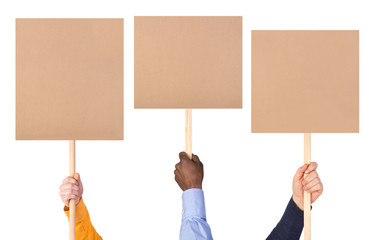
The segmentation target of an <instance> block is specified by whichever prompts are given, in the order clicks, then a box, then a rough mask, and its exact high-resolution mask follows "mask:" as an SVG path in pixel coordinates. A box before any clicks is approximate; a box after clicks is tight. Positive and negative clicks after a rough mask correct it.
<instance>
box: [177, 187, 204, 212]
mask: <svg viewBox="0 0 378 240" xmlns="http://www.w3.org/2000/svg"><path fill="white" fill-rule="evenodd" d="M193 216H196V217H199V218H203V219H206V210H205V198H204V194H203V191H202V189H199V188H191V189H188V190H186V191H184V192H183V193H182V219H185V218H188V217H193Z"/></svg>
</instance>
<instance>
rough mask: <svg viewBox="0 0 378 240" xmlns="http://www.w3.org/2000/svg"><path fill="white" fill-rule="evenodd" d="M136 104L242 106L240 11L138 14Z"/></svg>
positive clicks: (136, 25)
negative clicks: (207, 14)
mask: <svg viewBox="0 0 378 240" xmlns="http://www.w3.org/2000/svg"><path fill="white" fill-rule="evenodd" d="M134 24H135V27H134V32H135V36H134V79H135V81H134V94H135V95H134V100H135V102H134V104H135V105H134V106H135V108H186V109H191V108H241V107H242V18H241V17H135V18H134Z"/></svg>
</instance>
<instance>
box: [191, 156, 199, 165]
mask: <svg viewBox="0 0 378 240" xmlns="http://www.w3.org/2000/svg"><path fill="white" fill-rule="evenodd" d="M192 160H193V162H195V163H197V164H201V161H200V159H199V157H198V156H197V155H194V154H192Z"/></svg>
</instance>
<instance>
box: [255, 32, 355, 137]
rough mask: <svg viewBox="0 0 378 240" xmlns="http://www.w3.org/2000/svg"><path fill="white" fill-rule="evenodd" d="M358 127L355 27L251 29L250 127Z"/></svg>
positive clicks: (337, 129)
mask: <svg viewBox="0 0 378 240" xmlns="http://www.w3.org/2000/svg"><path fill="white" fill-rule="evenodd" d="M358 131H359V32H358V31H342V30H337V31H252V132H296V133H310V132H314V133H316V132H335V133H337V132H358Z"/></svg>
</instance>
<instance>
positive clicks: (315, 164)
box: [305, 162, 318, 174]
mask: <svg viewBox="0 0 378 240" xmlns="http://www.w3.org/2000/svg"><path fill="white" fill-rule="evenodd" d="M317 168H318V164H317V163H316V162H311V163H310V164H309V165H308V168H307V170H306V172H305V173H306V174H308V173H310V172H312V171H315V170H316V169H317Z"/></svg>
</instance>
